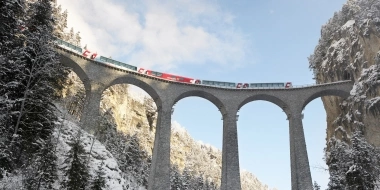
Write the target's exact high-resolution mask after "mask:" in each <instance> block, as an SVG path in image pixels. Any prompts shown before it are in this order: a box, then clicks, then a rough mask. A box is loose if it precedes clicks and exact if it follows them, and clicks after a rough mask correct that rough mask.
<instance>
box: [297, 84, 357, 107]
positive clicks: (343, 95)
mask: <svg viewBox="0 0 380 190" xmlns="http://www.w3.org/2000/svg"><path fill="white" fill-rule="evenodd" d="M323 96H338V97H341V98H347V97H348V96H350V93H349V92H346V91H344V90H339V89H327V90H322V91H319V92H316V93H314V94H312V95H311V96H310V97H308V98H307V99H306V100H305V102H304V103H303V105H302V110H303V109H304V108H305V106H306V105H307V104H308V103H309V102H311V101H313V100H314V99H316V98H320V97H323Z"/></svg>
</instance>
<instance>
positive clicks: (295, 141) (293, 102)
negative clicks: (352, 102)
mask: <svg viewBox="0 0 380 190" xmlns="http://www.w3.org/2000/svg"><path fill="white" fill-rule="evenodd" d="M57 51H58V53H59V54H60V55H61V57H60V60H61V62H62V63H63V64H64V65H66V66H68V67H70V68H72V70H73V71H74V72H75V73H76V74H77V75H78V76H79V78H80V79H81V80H82V82H83V84H84V87H85V90H86V102H85V107H84V111H83V114H82V118H81V124H82V127H84V128H85V129H86V130H87V131H90V132H93V126H96V119H94V118H97V117H98V115H99V108H100V100H101V95H102V93H103V91H104V90H106V89H107V88H108V87H110V86H112V85H116V84H122V83H127V84H132V85H135V86H138V87H140V88H141V89H143V90H145V91H146V92H147V93H148V94H149V95H150V96H151V97H152V98H153V100H154V101H155V103H156V105H157V111H158V118H157V126H156V134H155V141H154V148H153V159H152V166H151V172H150V176H149V182H148V189H149V190H168V189H170V176H169V175H170V171H169V170H170V135H171V115H172V114H171V113H172V107H173V106H174V104H175V103H176V102H178V101H179V100H181V99H183V98H186V97H189V96H198V97H202V98H205V99H207V100H209V101H210V102H212V103H213V104H214V105H215V106H216V107H218V108H219V111H220V112H221V113H222V115H223V149H222V181H221V190H241V184H240V169H239V153H238V137H237V121H236V120H237V119H236V114H237V112H238V110H239V109H240V108H241V107H242V106H244V105H245V104H247V103H249V102H251V101H255V100H264V101H269V102H272V103H274V104H276V105H277V106H279V107H280V108H281V109H282V110H283V111H284V112H285V113H286V115H287V117H288V120H289V137H290V139H289V142H290V160H291V163H290V164H291V184H292V190H313V187H312V179H311V174H310V167H309V160H308V155H307V150H306V143H305V136H304V130H303V126H302V110H303V109H304V107H305V106H306V105H307V104H308V103H309V102H311V101H312V100H314V99H316V98H319V97H321V96H339V97H342V98H347V97H348V96H349V95H350V90H351V89H352V86H353V83H352V82H351V81H341V82H335V83H328V84H320V85H315V86H309V87H303V88H290V89H226V88H218V87H210V86H201V85H194V84H184V83H178V82H173V81H167V80H162V79H159V78H155V77H151V76H147V75H143V74H139V73H136V72H132V71H126V70H120V69H117V68H114V67H109V66H107V65H105V64H103V63H100V62H96V61H94V60H91V59H87V58H85V57H83V56H80V55H78V54H76V53H73V52H71V51H69V50H66V49H64V48H61V47H58V46H57Z"/></svg>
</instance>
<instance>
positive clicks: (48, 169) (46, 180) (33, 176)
mask: <svg viewBox="0 0 380 190" xmlns="http://www.w3.org/2000/svg"><path fill="white" fill-rule="evenodd" d="M53 140H54V139H49V140H47V141H39V142H38V143H42V144H41V147H42V148H41V149H40V150H39V151H38V152H37V153H35V154H34V155H33V158H32V159H31V160H32V162H31V163H30V164H28V165H29V166H28V167H27V168H25V169H24V171H23V176H24V180H25V182H24V184H25V187H26V188H27V189H54V183H55V181H56V180H57V179H58V176H57V164H56V162H57V156H56V154H55V153H56V152H55V144H54V143H53V142H52V141H53Z"/></svg>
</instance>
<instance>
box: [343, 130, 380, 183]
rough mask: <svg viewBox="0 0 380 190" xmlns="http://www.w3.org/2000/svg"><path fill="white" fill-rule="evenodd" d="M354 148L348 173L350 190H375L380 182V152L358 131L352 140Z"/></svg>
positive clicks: (350, 156)
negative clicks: (379, 181) (377, 182)
mask: <svg viewBox="0 0 380 190" xmlns="http://www.w3.org/2000/svg"><path fill="white" fill-rule="evenodd" d="M351 141H352V147H351V151H350V152H349V155H348V157H349V158H350V162H349V168H348V171H346V181H347V188H348V189H363V190H364V189H374V188H375V186H376V181H378V180H380V152H379V150H378V149H376V148H375V147H373V146H372V145H371V144H369V143H368V142H367V141H366V140H365V138H364V136H363V134H362V133H361V131H359V130H357V131H356V132H355V133H354V135H353V136H352V138H351Z"/></svg>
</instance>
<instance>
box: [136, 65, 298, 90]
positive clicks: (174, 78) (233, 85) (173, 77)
mask: <svg viewBox="0 0 380 190" xmlns="http://www.w3.org/2000/svg"><path fill="white" fill-rule="evenodd" d="M138 72H139V73H141V74H146V75H150V76H154V77H158V78H162V79H165V80H171V81H176V82H183V83H190V84H202V85H207V86H217V87H225V88H292V87H293V86H292V83H291V82H286V83H233V82H220V81H209V80H200V79H193V78H188V77H183V76H178V75H173V74H168V73H161V72H157V71H152V70H147V69H144V68H139V70H138Z"/></svg>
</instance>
